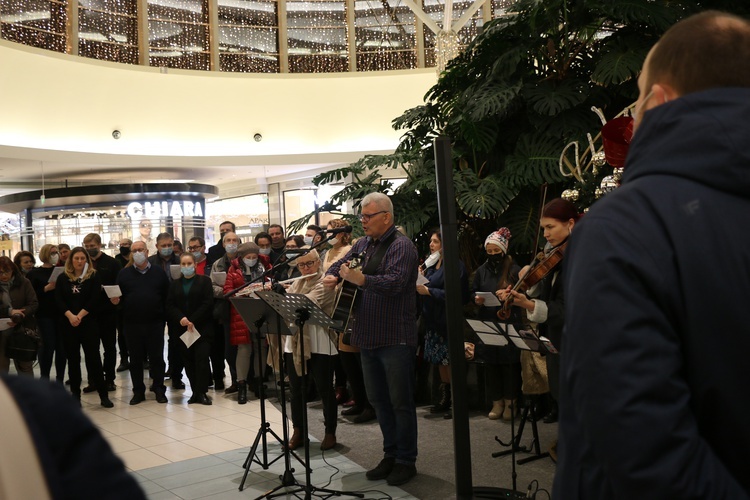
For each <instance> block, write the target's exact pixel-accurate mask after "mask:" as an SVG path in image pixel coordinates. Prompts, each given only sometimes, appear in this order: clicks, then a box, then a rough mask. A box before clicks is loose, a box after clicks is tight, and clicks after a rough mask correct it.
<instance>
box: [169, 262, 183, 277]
mask: <svg viewBox="0 0 750 500" xmlns="http://www.w3.org/2000/svg"><path fill="white" fill-rule="evenodd" d="M169 274H171V275H172V279H173V280H178V279H180V277H181V276H182V273H181V272H180V265H179V264H170V265H169Z"/></svg>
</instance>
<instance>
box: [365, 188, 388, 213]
mask: <svg viewBox="0 0 750 500" xmlns="http://www.w3.org/2000/svg"><path fill="white" fill-rule="evenodd" d="M371 204H372V205H375V206H376V207H378V208H379V209H380V210H384V211H386V212H388V213H389V214H391V215H393V203H391V199H390V198H389V197H388V195H386V194H383V193H370V194H368V195H366V196H365V197H364V198H362V203H361V206H362V208H365V207H366V206H368V205H371Z"/></svg>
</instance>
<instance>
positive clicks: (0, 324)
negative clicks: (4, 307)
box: [0, 318, 13, 331]
mask: <svg viewBox="0 0 750 500" xmlns="http://www.w3.org/2000/svg"><path fill="white" fill-rule="evenodd" d="M12 327H13V321H11V319H10V318H0V331H3V330H7V329H8V328H12Z"/></svg>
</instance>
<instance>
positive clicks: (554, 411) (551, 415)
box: [542, 406, 557, 424]
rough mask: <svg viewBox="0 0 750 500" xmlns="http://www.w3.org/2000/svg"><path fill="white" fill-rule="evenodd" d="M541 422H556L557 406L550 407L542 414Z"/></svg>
mask: <svg viewBox="0 0 750 500" xmlns="http://www.w3.org/2000/svg"><path fill="white" fill-rule="evenodd" d="M542 422H544V423H545V424H554V423H555V422H557V406H555V407H554V408H552V409H551V410H550V412H549V413H547V414H546V415H545V416H544V418H543V419H542Z"/></svg>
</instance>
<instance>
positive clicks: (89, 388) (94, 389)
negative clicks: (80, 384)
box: [83, 384, 96, 394]
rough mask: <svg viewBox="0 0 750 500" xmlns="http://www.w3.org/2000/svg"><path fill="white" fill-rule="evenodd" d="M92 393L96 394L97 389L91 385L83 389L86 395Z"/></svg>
mask: <svg viewBox="0 0 750 500" xmlns="http://www.w3.org/2000/svg"><path fill="white" fill-rule="evenodd" d="M90 392H96V387H94V386H93V385H91V384H89V385H87V386H86V387H84V388H83V393H84V394H88V393H90Z"/></svg>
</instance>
